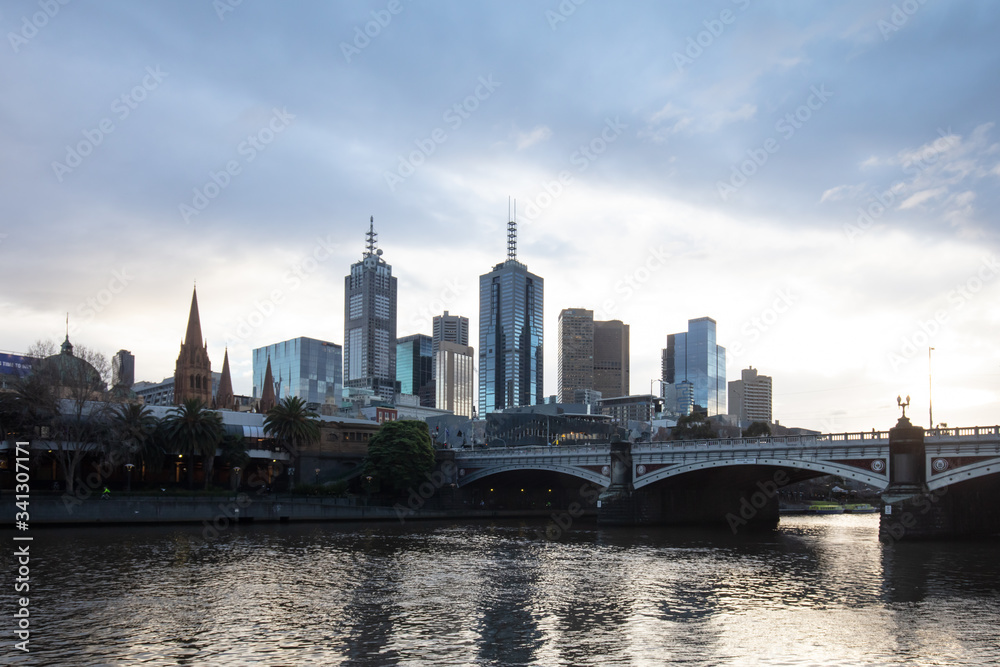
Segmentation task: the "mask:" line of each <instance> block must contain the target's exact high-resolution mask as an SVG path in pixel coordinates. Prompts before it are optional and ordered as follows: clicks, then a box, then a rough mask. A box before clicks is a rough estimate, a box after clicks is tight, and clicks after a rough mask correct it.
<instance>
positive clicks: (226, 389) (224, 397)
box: [215, 347, 236, 410]
mask: <svg viewBox="0 0 1000 667" xmlns="http://www.w3.org/2000/svg"><path fill="white" fill-rule="evenodd" d="M235 403H236V399H235V397H234V396H233V378H232V375H231V374H230V372H229V348H228V347H227V348H226V353H225V355H224V356H223V357H222V376H221V377H220V378H219V388H218V389H216V390H215V407H216V409H218V410H232V409H234V406H235Z"/></svg>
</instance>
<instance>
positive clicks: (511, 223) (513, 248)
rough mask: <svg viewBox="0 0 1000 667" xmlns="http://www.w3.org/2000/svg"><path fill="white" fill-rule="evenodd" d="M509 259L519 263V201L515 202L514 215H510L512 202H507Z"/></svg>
mask: <svg viewBox="0 0 1000 667" xmlns="http://www.w3.org/2000/svg"><path fill="white" fill-rule="evenodd" d="M507 206H508V209H507V217H508V218H509V220H508V221H507V259H512V260H514V261H517V200H516V199H515V200H514V215H513V217H511V215H510V208H509V207H510V201H509V200H508V202H507Z"/></svg>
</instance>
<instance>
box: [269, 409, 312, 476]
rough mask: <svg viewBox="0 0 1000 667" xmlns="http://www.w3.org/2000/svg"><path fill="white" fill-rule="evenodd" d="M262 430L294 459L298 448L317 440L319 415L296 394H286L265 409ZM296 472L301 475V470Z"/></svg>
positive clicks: (296, 457)
mask: <svg viewBox="0 0 1000 667" xmlns="http://www.w3.org/2000/svg"><path fill="white" fill-rule="evenodd" d="M264 432H265V433H267V434H268V435H270V436H271V437H273V438H274V439H275V440H277V441H278V443H279V444H280V445H282V446H283V447H284V448H285V449H286V450H287V451H288V453H289V455H290V456H291V457H292V460H293V461H296V460H297V459H298V456H299V449H300V448H302V447H303V446H304V445H307V444H309V443H312V442H318V441H319V415H317V414H316V413H315V412H313V411H312V410H309V409H308V408H306V402H305V401H304V400H302V399H301V398H299V397H298V396H286V397H285V398H283V399H281V402H280V403H278V404H277V405H276V406H274V407H273V408H271V409H270V410H268V411H267V417H266V418H265V419H264ZM295 467H296V468H300V467H301V466H298V465H296V466H295ZM298 472H299V475H301V471H298ZM296 481H298V480H296Z"/></svg>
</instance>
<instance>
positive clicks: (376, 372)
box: [344, 217, 399, 402]
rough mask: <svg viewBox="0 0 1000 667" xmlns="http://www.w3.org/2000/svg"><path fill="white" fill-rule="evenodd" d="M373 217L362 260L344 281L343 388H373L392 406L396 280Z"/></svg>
mask: <svg viewBox="0 0 1000 667" xmlns="http://www.w3.org/2000/svg"><path fill="white" fill-rule="evenodd" d="M377 238H378V237H377V235H376V234H375V218H374V217H372V218H371V220H370V221H369V227H368V233H367V234H366V240H367V244H366V248H365V252H364V254H363V255H362V258H361V261H359V262H355V263H354V264H352V265H351V274H350V275H349V276H346V277H345V278H344V384H345V385H346V386H347V387H353V388H360V389H371V390H372V391H374V392H375V394H376V395H377V396H380V397H381V398H382V399H383V400H386V401H389V402H392V401H394V400H395V397H396V394H397V393H398V391H399V383H398V382H397V381H396V279H395V278H394V277H393V275H392V267H391V266H389V265H388V264H386V263H385V260H384V259H382V250H381V249H376V241H377Z"/></svg>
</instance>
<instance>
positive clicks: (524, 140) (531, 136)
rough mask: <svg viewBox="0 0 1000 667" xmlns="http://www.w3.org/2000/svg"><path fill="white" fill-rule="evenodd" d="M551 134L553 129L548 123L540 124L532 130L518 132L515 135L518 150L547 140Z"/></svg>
mask: <svg viewBox="0 0 1000 667" xmlns="http://www.w3.org/2000/svg"><path fill="white" fill-rule="evenodd" d="M551 136H552V130H551V129H550V128H549V127H548V126H547V125H539V126H538V127H536V128H535V129H533V130H532V131H530V132H518V133H517V136H516V137H515V140H516V143H517V150H519V151H523V150H524V149H525V148H529V147H531V146H534V145H535V144H537V143H541V142H543V141H547V140H548V139H549V137H551Z"/></svg>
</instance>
